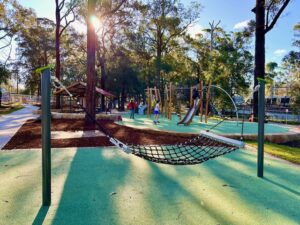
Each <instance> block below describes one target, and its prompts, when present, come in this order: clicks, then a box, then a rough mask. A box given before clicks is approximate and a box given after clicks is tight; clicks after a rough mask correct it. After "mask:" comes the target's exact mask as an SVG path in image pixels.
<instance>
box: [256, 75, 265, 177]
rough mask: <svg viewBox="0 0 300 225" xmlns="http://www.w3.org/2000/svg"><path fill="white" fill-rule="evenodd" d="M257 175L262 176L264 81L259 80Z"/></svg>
mask: <svg viewBox="0 0 300 225" xmlns="http://www.w3.org/2000/svg"><path fill="white" fill-rule="evenodd" d="M259 85H260V88H259V92H258V154H257V176H258V177H263V176H264V136H265V133H264V132H265V81H264V80H259Z"/></svg>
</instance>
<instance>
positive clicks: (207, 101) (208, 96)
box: [205, 80, 211, 123]
mask: <svg viewBox="0 0 300 225" xmlns="http://www.w3.org/2000/svg"><path fill="white" fill-rule="evenodd" d="M210 86H211V80H210V81H209V84H208V88H207V94H206V104H205V123H207V117H208V103H209V101H210Z"/></svg>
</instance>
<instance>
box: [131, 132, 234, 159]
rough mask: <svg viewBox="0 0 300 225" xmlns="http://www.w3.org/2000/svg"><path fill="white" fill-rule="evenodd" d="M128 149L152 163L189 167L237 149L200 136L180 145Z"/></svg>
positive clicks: (132, 147) (143, 146)
mask: <svg viewBox="0 0 300 225" xmlns="http://www.w3.org/2000/svg"><path fill="white" fill-rule="evenodd" d="M129 148H130V150H131V152H132V154H134V155H136V156H139V157H141V158H144V159H147V160H150V161H152V162H156V163H165V164H172V165H189V164H198V163H202V162H205V161H207V160H209V159H212V158H215V157H217V156H221V155H224V154H226V153H229V152H232V151H234V150H237V149H238V148H239V147H237V146H234V145H230V144H226V143H223V142H221V141H217V140H215V139H211V138H209V137H205V136H202V135H201V134H200V135H199V136H197V137H195V138H192V139H190V140H189V141H186V142H184V143H182V144H174V145H146V146H145V145H131V146H129Z"/></svg>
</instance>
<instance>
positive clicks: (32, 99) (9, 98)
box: [1, 92, 41, 104]
mask: <svg viewBox="0 0 300 225" xmlns="http://www.w3.org/2000/svg"><path fill="white" fill-rule="evenodd" d="M1 100H2V102H3V103H20V104H38V103H41V96H34V95H21V94H11V93H9V92H5V93H3V94H2V98H1Z"/></svg>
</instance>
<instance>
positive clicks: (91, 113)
mask: <svg viewBox="0 0 300 225" xmlns="http://www.w3.org/2000/svg"><path fill="white" fill-rule="evenodd" d="M95 7H96V0H88V11H87V87H86V102H87V104H86V111H87V113H86V115H85V122H86V123H87V124H92V123H93V122H94V120H95V118H96V115H95V114H96V90H95V88H96V70H95V61H96V58H95V53H96V34H95V27H94V25H93V23H92V21H91V17H92V16H95Z"/></svg>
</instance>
